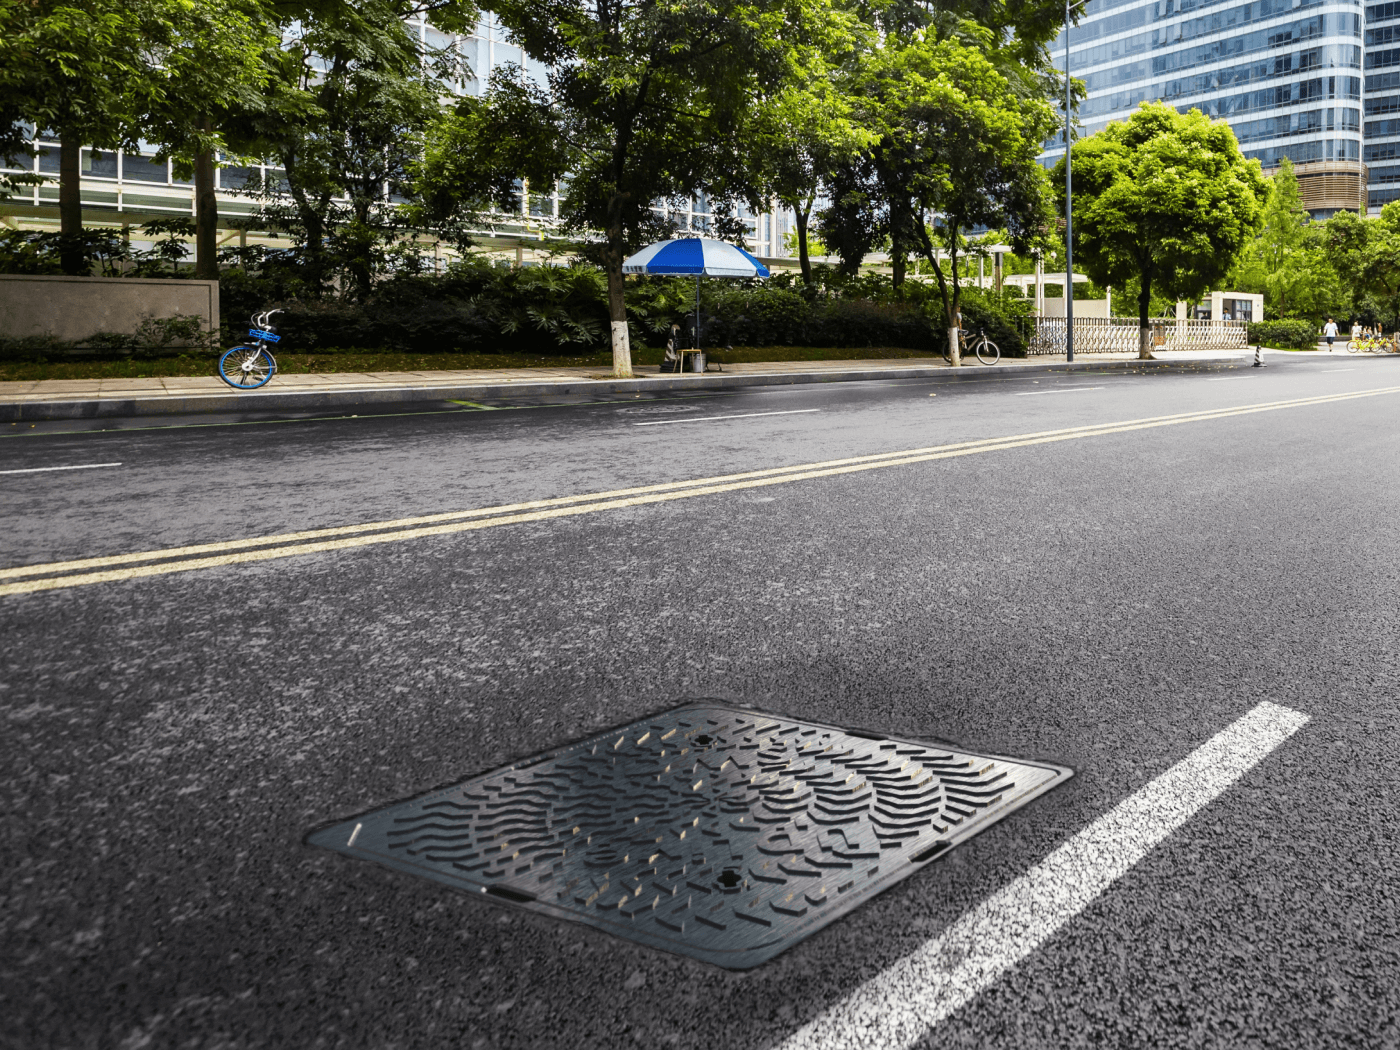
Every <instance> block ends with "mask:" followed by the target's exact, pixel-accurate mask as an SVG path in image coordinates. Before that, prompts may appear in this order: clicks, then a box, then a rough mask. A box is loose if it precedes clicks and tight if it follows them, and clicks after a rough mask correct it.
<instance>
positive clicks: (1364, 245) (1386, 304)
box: [1325, 201, 1400, 329]
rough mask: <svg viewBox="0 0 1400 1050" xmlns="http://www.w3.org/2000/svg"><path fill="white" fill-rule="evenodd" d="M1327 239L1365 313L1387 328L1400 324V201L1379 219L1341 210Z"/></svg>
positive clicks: (1340, 270) (1328, 232)
mask: <svg viewBox="0 0 1400 1050" xmlns="http://www.w3.org/2000/svg"><path fill="white" fill-rule="evenodd" d="M1325 238H1326V246H1327V250H1328V251H1329V252H1330V253H1331V255H1332V258H1333V259H1334V260H1335V261H1336V267H1337V270H1338V272H1339V273H1340V274H1341V276H1342V278H1343V280H1345V281H1346V282H1347V283H1348V284H1349V285H1350V286H1351V287H1352V289H1353V290H1354V291H1355V293H1356V295H1357V298H1358V300H1359V305H1360V306H1361V308H1362V312H1363V313H1364V314H1366V315H1367V316H1368V317H1370V318H1372V319H1374V320H1378V321H1380V322H1381V323H1382V324H1384V325H1385V326H1386V327H1387V328H1391V329H1394V328H1396V327H1400V201H1391V202H1390V203H1389V204H1387V205H1386V206H1385V207H1384V208H1382V209H1381V214H1380V216H1379V217H1378V218H1375V219H1362V218H1360V217H1359V216H1356V215H1353V214H1351V213H1350V212H1339V213H1338V214H1336V215H1334V216H1333V217H1332V218H1331V219H1329V220H1328V221H1327V226H1326V231H1325Z"/></svg>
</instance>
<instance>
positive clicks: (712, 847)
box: [308, 704, 1072, 969]
mask: <svg viewBox="0 0 1400 1050" xmlns="http://www.w3.org/2000/svg"><path fill="white" fill-rule="evenodd" d="M1071 775H1072V773H1071V771H1070V770H1068V769H1065V768H1063V767H1060V766H1052V765H1047V764H1045V763H1041V762H1020V761H1016V762H1013V761H1010V760H1008V759H1004V758H998V757H995V756H989V755H974V754H969V753H965V752H961V751H953V750H949V749H946V748H941V747H934V746H931V745H928V744H920V743H915V742H911V741H905V740H895V739H886V738H881V737H877V736H875V735H874V734H867V733H864V732H862V731H859V730H845V729H838V728H835V727H833V726H826V725H818V724H815V723H810V722H799V721H795V720H793V719H788V718H781V717H777V716H768V715H763V714H759V713H757V712H754V711H745V710H742V709H731V708H726V707H719V706H714V705H711V704H700V705H695V706H688V707H682V708H678V709H676V710H674V711H669V712H666V713H665V714H661V715H658V716H656V717H653V718H648V719H645V720H643V721H640V722H635V723H633V724H632V725H629V726H626V727H625V728H623V729H621V730H613V731H612V732H610V733H607V734H604V735H600V736H597V737H593V738H592V739H589V740H585V741H583V742H582V743H578V744H572V745H570V746H568V747H564V748H561V749H560V750H557V751H551V752H548V753H546V754H544V755H538V756H536V757H534V758H531V759H527V760H525V761H522V762H518V763H516V764H515V765H511V766H506V767H505V768H504V769H499V770H496V771H494V772H491V773H486V774H484V775H482V776H478V777H473V778H472V779H471V780H468V781H465V782H463V783H461V784H457V785H455V786H453V787H449V788H444V789H441V790H438V791H433V792H431V793H430V794H427V795H422V796H420V797H419V798H415V799H412V800H410V801H408V802H400V803H397V804H395V805H392V806H387V807H385V808H383V809H377V810H375V811H373V812H372V813H369V814H366V815H365V816H363V817H359V818H356V819H352V820H347V821H343V822H341V823H338V824H335V825H332V826H330V827H326V828H322V829H320V830H317V831H315V832H313V833H312V834H311V835H310V836H309V838H308V841H309V842H311V843H312V844H314V845H317V846H324V847H326V848H327V849H332V850H337V851H339V852H341V853H345V854H348V855H350V856H352V857H362V858H364V859H366V860H372V861H375V862H377V863H379V864H383V865H385V866H387V867H390V868H396V869H399V870H401V871H408V872H412V873H414V874H416V875H422V876H425V877H427V878H430V879H436V880H437V881H439V882H443V883H446V884H447V885H449V886H453V887H456V888H459V889H466V890H469V891H472V892H475V893H483V894H487V895H490V896H493V897H495V898H496V899H497V900H500V901H505V902H509V903H512V904H516V905H519V906H521V907H525V908H529V909H532V910H535V911H541V912H545V913H548V914H550V915H554V916H556V917H559V918H566V919H573V920H575V921H577V922H583V923H587V924H588V925H590V926H596V927H598V928H599V929H603V930H607V931H609V932H611V933H615V934H617V935H618V936H621V937H628V938H631V939H632V940H634V941H640V942H641V943H643V944H648V945H651V946H653V947H657V948H662V949H665V950H668V951H673V952H678V953H680V954H682V955H689V956H692V957H694V958H697V959H703V960H705V961H707V962H712V963H717V964H719V965H720V966H725V967H728V968H730V969H747V968H748V967H751V966H756V965H758V964H759V963H762V962H765V961H766V960H768V959H770V958H772V957H773V956H775V955H777V954H778V953H779V952H781V951H783V950H785V949H787V948H789V947H791V946H792V945H793V944H796V943H797V942H798V941H800V940H801V939H802V938H804V937H806V936H808V935H809V934H811V933H813V932H814V931H816V930H818V929H820V928H821V927H823V926H825V925H826V924H827V923H829V922H831V921H832V920H833V919H835V918H837V917H838V916H840V915H842V914H843V913H845V912H847V911H849V910H850V909H852V908H854V907H855V906H856V905H857V904H859V903H860V902H861V901H864V900H866V899H868V898H869V897H871V896H873V895H874V894H876V893H878V892H880V891H881V890H883V889H885V888H887V887H888V886H890V885H892V884H893V883H895V882H897V881H898V880H900V879H902V878H905V877H906V876H908V875H909V874H911V873H912V872H913V871H914V870H915V869H916V868H917V867H918V866H919V865H920V864H923V863H924V862H926V861H929V860H932V859H933V858H934V857H936V856H938V855H940V854H941V853H943V852H945V851H946V850H947V849H949V848H950V847H952V846H954V845H956V844H957V843H959V842H961V841H963V840H964V839H967V838H969V837H970V836H972V835H975V834H976V833H977V832H979V831H982V830H983V829H984V828H986V827H988V826H990V825H991V824H993V823H994V822H996V821H997V820H1000V819H1001V818H1002V817H1004V816H1006V814H1007V813H1009V812H1011V811H1012V810H1014V809H1016V808H1017V807H1019V806H1022V805H1024V804H1025V803H1026V802H1029V801H1030V800H1031V799H1033V798H1035V797H1036V796H1038V795H1040V794H1043V793H1044V792H1046V791H1048V790H1049V789H1050V788H1051V787H1053V786H1054V785H1055V784H1057V783H1059V782H1061V781H1063V780H1065V779H1067V778H1068V777H1070V776H1071Z"/></svg>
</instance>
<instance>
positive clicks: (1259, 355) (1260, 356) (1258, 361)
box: [1254, 344, 1264, 368]
mask: <svg viewBox="0 0 1400 1050" xmlns="http://www.w3.org/2000/svg"><path fill="white" fill-rule="evenodd" d="M1254 367H1255V368H1263V367H1264V348H1263V346H1262V345H1259V344H1256V345H1255V347H1254Z"/></svg>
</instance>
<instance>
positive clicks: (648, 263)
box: [622, 237, 770, 350]
mask: <svg viewBox="0 0 1400 1050" xmlns="http://www.w3.org/2000/svg"><path fill="white" fill-rule="evenodd" d="M622 272H623V273H644V274H650V275H652V276H657V277H660V276H666V277H692V276H693V277H694V278H695V347H696V349H697V350H698V349H699V348H700V278H701V277H768V276H770V275H769V273H768V267H766V266H764V265H763V264H762V263H761V262H759V261H758V260H757V259H755V258H754V257H753V256H752V255H750V254H749V253H748V252H746V251H744V249H742V248H740V247H738V246H737V245H733V244H729V243H727V242H725V241H716V240H711V239H710V238H709V237H683V238H681V239H680V240H677V241H657V242H656V243H655V244H649V245H647V246H646V247H645V248H643V249H642V250H641V251H639V252H638V253H637V254H636V255H634V256H632V257H631V258H629V259H624V260H623V262H622Z"/></svg>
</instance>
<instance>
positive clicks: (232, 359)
mask: <svg viewBox="0 0 1400 1050" xmlns="http://www.w3.org/2000/svg"><path fill="white" fill-rule="evenodd" d="M275 371H277V365H276V363H275V362H274V361H273V360H272V355H271V354H269V353H268V352H267V351H266V350H263V349H261V348H259V347H256V346H235V347H234V348H233V349H232V350H227V351H225V352H224V355H223V356H222V357H221V358H219V378H220V379H222V380H223V381H224V382H225V383H227V384H228V385H229V386H232V387H237V388H238V389H239V390H256V389H257V388H258V387H260V386H262V385H263V384H265V383H266V382H267V381H268V380H269V379H271V378H272V374H273V373H274V372H275Z"/></svg>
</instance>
